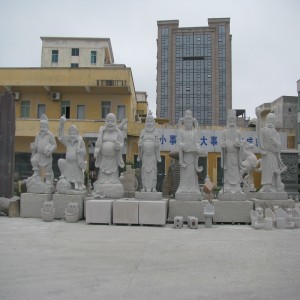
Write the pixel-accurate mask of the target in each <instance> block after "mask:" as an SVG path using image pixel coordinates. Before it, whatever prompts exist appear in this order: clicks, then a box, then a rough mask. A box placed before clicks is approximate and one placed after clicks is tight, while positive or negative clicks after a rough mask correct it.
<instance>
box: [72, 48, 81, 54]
mask: <svg viewBox="0 0 300 300" xmlns="http://www.w3.org/2000/svg"><path fill="white" fill-rule="evenodd" d="M72 56H79V48H72Z"/></svg>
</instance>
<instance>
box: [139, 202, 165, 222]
mask: <svg viewBox="0 0 300 300" xmlns="http://www.w3.org/2000/svg"><path fill="white" fill-rule="evenodd" d="M167 209H168V200H166V199H165V200H158V201H140V202H139V224H141V225H166V221H167Z"/></svg>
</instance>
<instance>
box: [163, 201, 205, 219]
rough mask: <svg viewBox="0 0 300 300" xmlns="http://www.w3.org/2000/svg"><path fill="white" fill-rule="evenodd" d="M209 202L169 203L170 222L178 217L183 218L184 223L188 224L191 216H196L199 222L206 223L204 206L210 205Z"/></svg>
mask: <svg viewBox="0 0 300 300" xmlns="http://www.w3.org/2000/svg"><path fill="white" fill-rule="evenodd" d="M208 203H209V202H208V200H202V201H186V200H183V201H179V200H172V199H171V200H170V202H169V215H168V221H169V222H173V221H174V218H175V217H176V216H182V217H183V221H184V222H187V221H188V217H189V216H194V217H197V218H198V221H199V222H204V221H205V218H204V214H203V211H204V206H205V205H206V204H208Z"/></svg>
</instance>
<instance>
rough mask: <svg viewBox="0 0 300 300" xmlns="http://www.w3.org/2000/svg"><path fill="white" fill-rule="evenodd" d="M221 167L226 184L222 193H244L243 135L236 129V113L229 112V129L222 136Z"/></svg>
mask: <svg viewBox="0 0 300 300" xmlns="http://www.w3.org/2000/svg"><path fill="white" fill-rule="evenodd" d="M220 145H221V149H222V152H221V165H222V167H223V169H224V184H223V188H222V190H221V191H220V193H242V189H241V165H240V163H241V161H240V147H241V145H242V138H241V133H240V131H239V130H238V129H237V127H236V112H235V110H233V109H229V110H228V112H227V128H226V129H225V130H223V132H222V136H221V142H220Z"/></svg>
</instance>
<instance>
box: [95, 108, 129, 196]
mask: <svg viewBox="0 0 300 300" xmlns="http://www.w3.org/2000/svg"><path fill="white" fill-rule="evenodd" d="M123 145H124V136H123V133H122V132H121V131H120V129H119V128H118V127H117V119H116V116H115V115H114V114H113V113H109V114H108V115H107V116H106V120H105V126H102V127H100V130H99V136H98V139H97V142H96V145H95V152H94V157H95V159H96V161H95V166H96V167H97V168H99V173H98V180H97V181H95V183H94V188H95V190H97V191H98V192H100V193H104V195H105V197H107V198H121V197H122V196H123V195H124V188H123V186H122V184H121V183H120V180H119V167H121V168H124V166H125V164H124V161H123V158H122V147H123Z"/></svg>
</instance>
